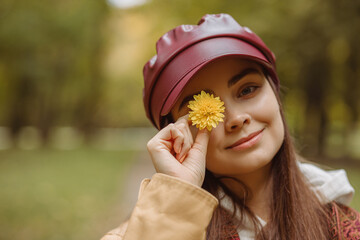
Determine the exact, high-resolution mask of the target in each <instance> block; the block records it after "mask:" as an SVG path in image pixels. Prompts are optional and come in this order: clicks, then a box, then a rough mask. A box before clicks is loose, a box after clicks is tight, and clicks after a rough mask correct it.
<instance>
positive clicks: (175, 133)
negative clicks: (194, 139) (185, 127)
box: [170, 125, 184, 154]
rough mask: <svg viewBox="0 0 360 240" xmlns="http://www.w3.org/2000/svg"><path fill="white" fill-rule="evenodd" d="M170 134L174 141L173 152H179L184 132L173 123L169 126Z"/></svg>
mask: <svg viewBox="0 0 360 240" xmlns="http://www.w3.org/2000/svg"><path fill="white" fill-rule="evenodd" d="M170 134H171V139H173V141H174V146H173V148H174V151H175V153H177V154H179V153H180V152H181V149H182V145H183V143H184V134H183V133H182V132H181V131H180V130H179V129H178V128H177V126H175V125H174V126H173V127H172V128H171V130H170Z"/></svg>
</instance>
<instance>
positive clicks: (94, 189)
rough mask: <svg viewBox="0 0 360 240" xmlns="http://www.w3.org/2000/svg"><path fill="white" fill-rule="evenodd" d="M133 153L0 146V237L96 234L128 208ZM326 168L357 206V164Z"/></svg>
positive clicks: (59, 238) (31, 239) (55, 238)
mask: <svg viewBox="0 0 360 240" xmlns="http://www.w3.org/2000/svg"><path fill="white" fill-rule="evenodd" d="M136 157H138V156H137V153H136V152H129V151H101V150H95V149H90V148H83V149H78V150H72V151H61V150H52V149H42V150H31V151H26V150H6V151H0V239H16V240H23V239H24V240H25V239H26V240H35V239H36V240H45V239H46V240H63V239H66V240H72V239H74V240H75V239H76V240H82V239H84V240H85V239H86V240H89V239H100V238H101V236H103V235H104V234H105V232H106V231H108V230H110V229H111V228H113V227H114V226H116V225H117V224H119V223H120V222H121V220H122V219H121V217H123V216H124V212H129V209H122V208H121V200H122V199H123V196H122V195H121V194H124V193H123V191H122V187H123V185H124V183H125V180H126V179H127V173H128V172H129V171H128V170H129V167H130V166H131V163H132V162H133V160H134V158H136ZM329 165H330V164H329ZM331 167H334V168H339V167H340V168H345V170H346V171H347V173H348V177H349V179H350V182H351V184H352V185H353V186H354V188H355V190H356V194H355V198H354V200H353V201H352V203H351V206H352V207H353V208H355V209H357V210H358V211H359V210H360V166H358V165H355V166H354V165H351V166H346V165H345V166H343V165H339V166H334V165H331ZM136 191H137V189H136Z"/></svg>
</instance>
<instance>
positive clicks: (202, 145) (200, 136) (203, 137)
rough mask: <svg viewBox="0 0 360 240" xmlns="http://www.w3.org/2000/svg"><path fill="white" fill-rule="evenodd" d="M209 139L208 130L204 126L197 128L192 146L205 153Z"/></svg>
mask: <svg viewBox="0 0 360 240" xmlns="http://www.w3.org/2000/svg"><path fill="white" fill-rule="evenodd" d="M209 139H210V131H208V130H207V129H206V128H205V129H202V130H199V131H198V133H197V135H196V138H195V142H194V145H193V147H194V148H196V149H198V150H200V151H201V152H202V153H204V154H206V152H207V147H208V143H209Z"/></svg>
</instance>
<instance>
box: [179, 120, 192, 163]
mask: <svg viewBox="0 0 360 240" xmlns="http://www.w3.org/2000/svg"><path fill="white" fill-rule="evenodd" d="M175 125H176V126H177V127H178V129H179V130H180V131H181V132H182V134H183V135H184V142H183V145H182V149H181V152H180V153H179V154H178V155H177V156H176V158H177V159H179V160H180V159H183V158H184V156H186V155H187V153H188V152H189V150H190V149H191V147H192V145H193V143H194V140H193V137H192V134H191V131H190V127H189V122H188V121H187V119H186V115H185V117H182V119H180V120H179V121H177V122H176V123H175Z"/></svg>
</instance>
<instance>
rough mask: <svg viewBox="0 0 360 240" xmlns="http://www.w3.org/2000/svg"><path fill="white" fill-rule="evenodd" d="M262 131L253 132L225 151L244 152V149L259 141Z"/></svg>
mask: <svg viewBox="0 0 360 240" xmlns="http://www.w3.org/2000/svg"><path fill="white" fill-rule="evenodd" d="M263 131H264V129H261V130H259V131H256V132H253V133H251V134H250V135H249V136H247V137H244V138H241V139H240V140H239V141H237V142H236V143H234V144H233V145H231V146H229V147H227V148H226V149H232V150H244V149H247V148H250V147H252V146H254V145H255V144H257V143H258V142H259V141H260V139H261V137H262V132H263Z"/></svg>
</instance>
